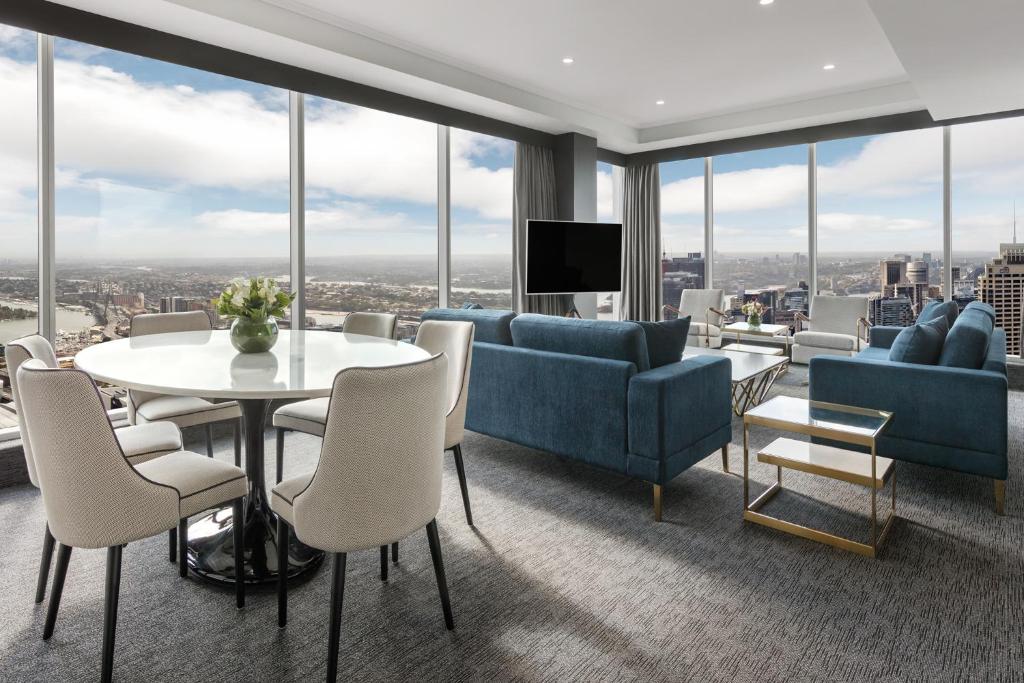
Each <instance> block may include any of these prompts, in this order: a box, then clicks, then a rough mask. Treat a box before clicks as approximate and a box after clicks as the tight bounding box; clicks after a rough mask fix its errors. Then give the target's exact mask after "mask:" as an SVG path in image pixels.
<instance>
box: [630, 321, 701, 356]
mask: <svg viewBox="0 0 1024 683" xmlns="http://www.w3.org/2000/svg"><path fill="white" fill-rule="evenodd" d="M637 325H639V326H640V327H642V328H643V329H644V337H645V338H646V339H647V358H648V361H649V362H650V364H651V368H660V367H661V366H662V365H668V364H669V363H678V362H679V361H680V360H681V359H682V357H683V348H685V347H686V335H687V333H688V332H689V331H690V316H686V317H684V318H678V319H676V320H663V321H661V322H657V323H652V322H640V321H637Z"/></svg>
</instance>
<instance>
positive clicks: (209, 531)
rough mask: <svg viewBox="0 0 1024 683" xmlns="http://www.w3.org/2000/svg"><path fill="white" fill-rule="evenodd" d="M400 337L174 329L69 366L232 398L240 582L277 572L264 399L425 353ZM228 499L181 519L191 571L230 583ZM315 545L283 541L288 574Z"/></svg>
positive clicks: (115, 344)
mask: <svg viewBox="0 0 1024 683" xmlns="http://www.w3.org/2000/svg"><path fill="white" fill-rule="evenodd" d="M428 356H429V354H428V353H427V352H426V351H424V350H423V349H421V348H419V347H417V346H414V345H413V344H408V343H405V342H398V341H393V340H390V339H381V338H378V337H368V336H365V335H360V334H347V333H343V332H322V331H299V330H291V331H289V330H282V331H281V332H280V333H279V337H278V340H277V344H275V345H274V347H273V348H272V349H271V350H270V351H268V352H266V353H249V354H243V353H239V352H238V351H236V350H235V348H234V347H233V346H232V345H231V340H230V338H229V333H228V332H227V331H226V330H212V331H204V332H173V333H167V334H152V335H146V336H142V337H132V338H127V339H118V340H115V341H110V342H106V343H103V344H97V345H95V346H90V347H88V348H86V349H83V350H82V351H80V352H79V353H78V355H77V356H76V357H75V366H76V367H78V368H79V369H81V370H84V371H85V372H87V373H88V374H89V375H91V376H92V377H93V378H94V379H95V380H97V381H100V382H108V383H110V384H114V385H118V386H122V387H125V388H126V389H135V390H138V391H147V392H153V393H158V394H170V395H174V396H196V397H200V398H207V399H212V400H232V401H237V402H238V404H239V406H240V407H241V409H242V421H243V426H244V432H245V471H246V474H247V475H248V478H249V495H248V497H247V499H246V505H245V511H246V514H245V521H244V524H245V563H244V567H245V577H244V580H245V582H246V583H247V584H248V583H267V582H271V581H276V580H277V575H278V572H279V571H280V568H279V567H278V566H277V544H276V540H277V539H276V537H277V517H276V515H274V513H273V512H271V510H270V503H269V499H268V497H267V490H266V477H265V467H264V458H263V448H264V439H265V433H264V432H265V429H266V426H267V412H268V409H269V406H270V402H271V401H272V400H278V399H284V400H299V399H306V398H315V397H319V396H329V395H330V394H331V387H332V386H333V384H334V377H335V375H337V374H338V372H340V371H341V370H344V369H345V368H352V367H385V366H393V365H402V364H405V363H411V362H415V361H419V360H423V359H425V358H427V357H428ZM233 523H234V520H233V519H232V513H231V507H226V508H222V509H217V510H214V511H212V512H211V513H208V514H207V515H205V516H203V517H201V518H195V519H194V520H193V521H192V522H191V523H190V525H189V542H188V564H189V568H190V569H191V570H192V571H193V572H194V573H195V574H196V575H198V576H200V577H202V578H204V579H208V580H210V581H213V582H217V583H229V584H233V583H234V582H235V581H236V580H237V577H236V576H235V572H234V560H233V557H234V548H233V545H232V544H233V541H232V525H233ZM322 559H323V553H321V552H320V551H318V550H315V549H313V548H309V547H308V546H305V545H304V544H302V543H301V542H298V541H297V540H296V539H294V537H293V538H292V540H291V542H290V543H289V553H288V560H289V566H288V568H287V571H288V576H289V579H291V578H295V577H298V576H300V575H302V574H304V573H306V572H308V571H310V570H312V569H315V568H316V567H317V566H318V565H319V564H320V562H321V560H322Z"/></svg>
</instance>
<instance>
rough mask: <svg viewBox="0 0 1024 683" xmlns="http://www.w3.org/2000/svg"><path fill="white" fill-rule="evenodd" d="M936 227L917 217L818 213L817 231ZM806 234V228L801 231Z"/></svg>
mask: <svg viewBox="0 0 1024 683" xmlns="http://www.w3.org/2000/svg"><path fill="white" fill-rule="evenodd" d="M937 229H938V226H937V224H936V223H935V222H934V221H928V220H921V219H918V218H893V217H891V216H880V215H873V214H858V213H819V214H818V233H819V234H824V235H830V234H839V233H849V234H865V233H878V232H913V231H932V232H934V231H935V230H937ZM803 234H804V235H806V234H807V232H806V228H805V229H804V232H803Z"/></svg>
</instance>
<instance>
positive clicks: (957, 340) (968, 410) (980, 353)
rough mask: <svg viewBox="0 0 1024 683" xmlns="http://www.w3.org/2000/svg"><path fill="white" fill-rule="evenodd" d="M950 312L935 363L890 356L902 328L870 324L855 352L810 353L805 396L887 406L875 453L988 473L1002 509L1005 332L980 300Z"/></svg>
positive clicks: (999, 507) (1005, 394)
mask: <svg viewBox="0 0 1024 683" xmlns="http://www.w3.org/2000/svg"><path fill="white" fill-rule="evenodd" d="M947 310H948V309H947ZM926 315H927V313H923V314H922V315H921V317H920V318H919V319H921V318H924V317H925V316H926ZM953 316H955V321H954V322H953V325H952V327H951V328H950V330H949V333H948V334H947V335H946V338H945V340H944V343H943V347H942V355H941V356H940V358H939V362H938V363H939V364H937V365H923V364H916V363H901V362H895V361H890V360H889V350H890V347H892V345H893V342H894V341H895V339H896V336H897V335H898V334H899V333H900V331H901V330H902V329H903V328H899V327H874V328H872V329H871V336H870V346H869V347H868V348H866V349H864V350H863V351H861V352H860V353H859V354H858V355H856V356H853V357H852V358H839V357H831V356H819V357H818V358H813V359H811V364H810V397H811V399H812V400H815V401H827V402H831V403H841V404H845V405H853V406H861V407H864V408H875V409H878V410H887V411H892V412H893V420H892V423H891V424H890V426H889V428H888V429H887V430H886V432H885V433H884V435H883V436H882V437H880V438H879V441H878V454H879V455H883V456H885V457H888V458H894V459H896V460H903V461H907V462H915V463H922V464H925V465H933V466H935V467H942V468H945V469H950V470H956V471H958V472H966V473H968V474H975V475H980V476H982V477H989V478H991V479H993V480H994V482H995V484H994V489H995V502H996V505H995V507H996V511H997V512H998V513H1000V514H1001V513H1002V508H1003V499H1004V496H1005V484H1006V475H1007V460H1006V454H1007V388H1008V387H1007V381H1006V334H1005V333H1004V332H1003V330H1001V329H999V328H996V327H994V320H995V312H994V311H993V310H992V308H991V307H990V306H987V305H985V304H981V303H977V302H975V303H971V304H969V305H968V306H967V308H965V309H964V311H963V312H962V313H960V314H959V315H958V316H957V315H956V308H955V305H954V306H953V308H952V314H951V315H950V316H949V317H953ZM965 365H966V366H967V367H964V366H965Z"/></svg>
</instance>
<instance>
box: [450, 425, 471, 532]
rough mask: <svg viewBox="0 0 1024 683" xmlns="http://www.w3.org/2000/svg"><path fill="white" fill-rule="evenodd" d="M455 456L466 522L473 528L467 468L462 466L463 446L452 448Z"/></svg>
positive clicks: (458, 445) (456, 445)
mask: <svg viewBox="0 0 1024 683" xmlns="http://www.w3.org/2000/svg"><path fill="white" fill-rule="evenodd" d="M452 453H453V454H454V455H455V470H456V471H457V472H458V473H459V488H460V489H462V507H464V508H466V522H467V523H468V524H469V525H470V526H473V510H472V508H470V506H469V488H468V487H467V486H466V468H465V466H464V465H463V464H462V444H455V447H454V448H452Z"/></svg>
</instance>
